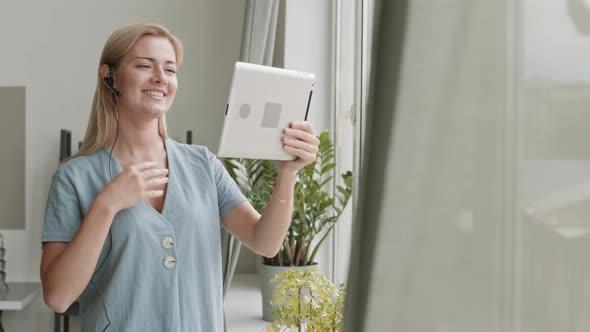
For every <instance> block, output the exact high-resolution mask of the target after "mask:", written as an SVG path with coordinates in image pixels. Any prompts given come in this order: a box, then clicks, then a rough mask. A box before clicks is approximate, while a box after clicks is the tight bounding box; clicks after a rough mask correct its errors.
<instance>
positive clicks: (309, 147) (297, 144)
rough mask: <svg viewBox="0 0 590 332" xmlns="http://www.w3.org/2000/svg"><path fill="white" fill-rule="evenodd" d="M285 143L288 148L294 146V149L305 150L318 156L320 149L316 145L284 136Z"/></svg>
mask: <svg viewBox="0 0 590 332" xmlns="http://www.w3.org/2000/svg"><path fill="white" fill-rule="evenodd" d="M283 143H284V144H286V145H288V146H292V147H294V148H298V149H302V150H305V151H307V152H309V153H311V154H314V155H316V154H317V153H318V151H319V149H318V147H317V146H316V145H313V144H310V143H307V142H304V141H301V140H298V139H295V138H291V137H287V136H284V137H283Z"/></svg>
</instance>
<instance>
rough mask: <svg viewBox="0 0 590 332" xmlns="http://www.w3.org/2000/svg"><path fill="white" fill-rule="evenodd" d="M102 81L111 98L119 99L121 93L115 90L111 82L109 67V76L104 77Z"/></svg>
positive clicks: (113, 82)
mask: <svg viewBox="0 0 590 332" xmlns="http://www.w3.org/2000/svg"><path fill="white" fill-rule="evenodd" d="M103 81H104V84H105V85H106V87H107V89H109V91H110V92H111V93H112V94H113V97H114V96H115V95H116V96H117V97H121V91H119V90H117V89H116V88H115V81H114V80H113V76H111V66H109V76H107V77H104V78H103Z"/></svg>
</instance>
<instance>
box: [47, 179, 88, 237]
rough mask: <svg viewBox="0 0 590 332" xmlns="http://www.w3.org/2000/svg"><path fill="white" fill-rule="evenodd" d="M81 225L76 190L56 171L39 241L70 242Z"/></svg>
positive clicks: (80, 213)
mask: <svg viewBox="0 0 590 332" xmlns="http://www.w3.org/2000/svg"><path fill="white" fill-rule="evenodd" d="M81 223H82V212H81V208H80V202H79V198H78V195H77V192H76V189H75V188H74V186H73V185H72V183H71V182H70V181H69V180H68V179H67V178H66V176H65V175H64V174H62V173H60V171H59V170H58V171H57V172H55V174H54V175H53V178H52V180H51V186H50V188H49V196H48V197H47V206H46V207H45V224H44V225H43V236H42V240H41V241H42V242H51V241H58V242H70V241H71V240H72V238H73V237H74V235H75V234H76V232H77V231H78V228H79V227H80V224H81Z"/></svg>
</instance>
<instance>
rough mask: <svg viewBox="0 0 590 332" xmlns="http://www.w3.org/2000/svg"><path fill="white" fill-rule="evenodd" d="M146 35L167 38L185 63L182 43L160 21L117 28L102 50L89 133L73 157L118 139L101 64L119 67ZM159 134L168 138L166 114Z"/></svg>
mask: <svg viewBox="0 0 590 332" xmlns="http://www.w3.org/2000/svg"><path fill="white" fill-rule="evenodd" d="M144 36H161V37H165V38H167V39H168V40H169V41H170V43H171V44H172V46H173V47H174V51H175V53H176V63H177V65H178V66H180V64H181V63H182V56H183V46H182V42H181V41H180V40H179V39H178V38H176V37H175V36H174V35H172V34H171V33H170V32H169V31H168V29H166V28H165V27H163V26H161V25H159V24H154V23H139V24H130V25H127V26H124V27H122V28H119V29H117V30H115V31H114V32H113V33H112V34H111V36H110V37H109V39H108V40H107V42H106V43H105V45H104V48H103V50H102V55H101V56H100V63H99V65H98V68H99V72H98V77H97V79H96V90H95V92H94V98H93V100H92V108H91V111H90V118H89V119H88V127H87V128H86V134H85V135H84V140H83V141H82V145H81V146H80V150H79V151H78V152H77V153H76V154H75V155H73V156H72V158H73V157H77V156H82V155H87V154H91V153H94V152H96V151H98V150H100V149H102V148H103V147H104V146H105V145H106V144H107V143H109V141H110V140H113V139H114V138H115V134H116V130H117V123H116V119H115V104H114V100H113V98H112V95H111V92H110V91H109V90H108V89H107V87H106V86H105V84H104V82H103V77H102V76H101V75H100V67H101V66H102V65H105V64H106V65H109V66H110V67H111V68H113V69H116V68H117V67H118V66H119V64H120V63H121V59H123V57H124V56H125V55H126V54H127V53H129V51H131V49H132V48H133V46H134V45H135V43H136V42H137V41H138V40H139V39H140V38H141V37H144ZM158 133H159V134H160V136H161V137H162V138H166V137H167V131H166V118H165V116H164V115H162V116H161V117H160V118H159V119H158ZM68 159H69V158H68Z"/></svg>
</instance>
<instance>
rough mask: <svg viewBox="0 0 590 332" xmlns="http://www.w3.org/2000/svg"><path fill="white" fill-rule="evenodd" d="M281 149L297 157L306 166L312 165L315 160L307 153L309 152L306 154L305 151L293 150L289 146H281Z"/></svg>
mask: <svg viewBox="0 0 590 332" xmlns="http://www.w3.org/2000/svg"><path fill="white" fill-rule="evenodd" d="M283 149H285V151H287V152H289V153H290V154H292V155H294V156H296V157H298V158H299V159H300V160H302V161H303V162H304V163H305V164H306V165H307V164H310V163H312V162H314V161H315V160H316V156H315V154H312V153H309V152H307V151H305V150H301V149H298V148H294V147H292V146H289V145H283Z"/></svg>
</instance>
